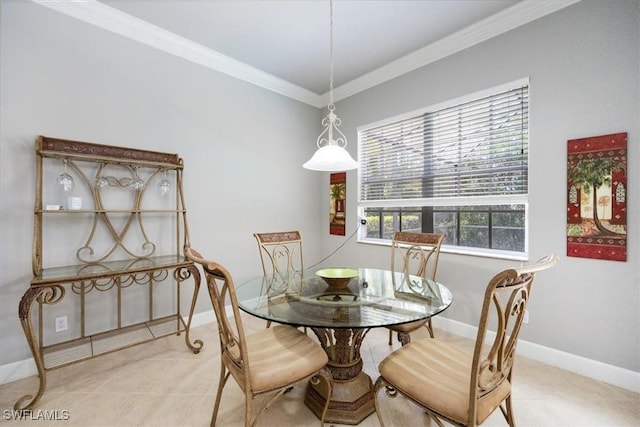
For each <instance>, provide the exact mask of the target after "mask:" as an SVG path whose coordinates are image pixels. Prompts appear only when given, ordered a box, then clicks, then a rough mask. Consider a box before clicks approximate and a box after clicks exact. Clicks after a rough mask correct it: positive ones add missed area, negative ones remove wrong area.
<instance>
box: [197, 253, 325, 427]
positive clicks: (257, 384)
mask: <svg viewBox="0 0 640 427" xmlns="http://www.w3.org/2000/svg"><path fill="white" fill-rule="evenodd" d="M185 256H186V257H187V259H189V260H191V261H193V262H194V263H196V264H198V265H200V266H201V267H202V269H203V271H204V274H205V277H206V279H207V290H208V292H209V297H210V298H211V304H212V305H213V311H214V312H215V315H216V320H217V323H218V335H219V338H220V379H219V383H218V392H217V395H216V401H215V405H214V408H213V415H212V417H211V425H212V426H215V424H216V418H217V416H218V410H219V409H220V400H221V396H222V390H223V389H224V386H225V385H226V383H227V380H228V379H229V375H231V376H232V377H233V379H234V380H235V381H236V382H237V383H238V385H239V386H240V389H242V391H243V392H244V394H245V426H254V425H255V424H256V423H257V421H258V419H259V418H260V416H261V415H262V414H263V413H264V412H265V411H266V410H267V409H269V407H270V406H271V405H272V404H273V402H274V401H275V400H276V399H277V398H278V397H279V396H281V395H282V394H283V393H284V392H285V391H287V390H289V389H290V388H291V387H292V386H293V385H294V384H296V383H298V382H301V381H304V380H309V381H310V382H312V383H313V384H319V383H320V379H323V380H324V383H325V385H326V387H327V391H328V395H329V396H331V393H332V389H333V384H332V377H331V373H330V372H329V370H328V369H327V368H326V367H325V365H326V364H327V362H328V357H327V353H326V352H325V351H324V350H323V349H322V347H320V345H319V344H318V343H317V342H315V341H314V340H313V339H311V338H310V337H308V336H307V335H305V334H304V333H302V332H300V331H299V330H297V329H295V328H293V327H291V326H286V325H277V326H274V327H272V328H268V329H264V330H262V331H259V332H257V333H253V334H251V335H245V333H244V327H243V323H242V319H241V318H240V310H239V308H238V300H237V297H236V291H235V286H234V284H233V279H232V278H231V275H230V274H229V272H228V271H227V270H226V269H225V268H224V267H223V266H221V265H220V264H218V263H215V262H213V261H207V260H205V259H204V258H203V257H202V255H200V254H199V253H198V252H197V251H195V250H193V249H192V248H186V249H185ZM226 309H230V310H231V313H232V314H231V316H230V317H227V312H226ZM271 394H272V396H271V397H270V398H268V399H265V400H266V403H263V404H262V405H261V407H260V408H259V409H258V411H257V414H256V415H255V417H254V416H253V401H254V399H256V398H257V397H259V396H264V395H271ZM328 402H329V399H327V404H326V405H325V406H324V409H323V412H322V417H321V420H320V424H321V425H324V416H325V414H326V412H327V408H328ZM252 418H253V419H252Z"/></svg>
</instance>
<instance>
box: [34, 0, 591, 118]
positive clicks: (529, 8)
mask: <svg viewBox="0 0 640 427" xmlns="http://www.w3.org/2000/svg"><path fill="white" fill-rule="evenodd" d="M32 1H33V2H34V3H37V4H39V5H42V6H45V7H48V8H50V9H53V10H55V11H57V12H60V13H63V14H65V15H68V16H71V17H74V18H76V19H80V20H82V21H84V22H87V23H89V24H92V25H95V26H97V27H100V28H102V29H105V30H108V31H111V32H114V33H116V34H119V35H122V36H124V37H127V38H130V39H132V40H136V41H138V42H140V43H144V44H146V45H148V46H151V47H154V48H157V49H160V50H162V51H165V52H167V53H170V54H172V55H175V56H178V57H181V58H183V59H186V60H188V61H191V62H194V63H197V64H200V65H202V66H204V67H207V68H210V69H212V70H215V71H218V72H220V73H223V74H227V75H229V76H231V77H234V78H237V79H240V80H244V81H246V82H248V83H251V84H253V85H256V86H259V87H261V88H264V89H267V90H270V91H272V92H275V93H278V94H280V95H283V96H286V97H289V98H292V99H295V100H297V101H300V102H303V103H305V104H308V105H311V106H314V107H317V108H321V107H324V106H326V105H327V104H328V102H329V93H328V92H326V93H324V94H322V95H320V94H317V93H315V92H312V91H310V90H307V89H304V88H302V87H300V86H298V85H295V84H293V83H291V82H289V81H286V80H284V79H281V78H279V77H276V76H274V75H272V74H269V73H266V72H264V71H262V70H260V69H258V68H255V67H252V66H250V65H247V64H245V63H243V62H240V61H238V60H235V59H233V58H231V57H229V56H226V55H223V54H221V53H219V52H217V51H215V50H213V49H209V48H207V47H204V46H202V45H200V44H198V43H194V42H193V41H191V40H189V39H186V38H184V37H181V36H179V35H177V34H175V33H172V32H170V31H167V30H165V29H163V28H160V27H158V26H156V25H153V24H151V23H149V22H146V21H143V20H141V19H138V18H136V17H134V16H131V15H128V14H126V13H123V12H120V11H119V10H117V9H114V8H112V7H109V6H107V5H105V4H103V3H100V2H99V1H97V0H83V1H68V0H32ZM579 1H580V0H522V1H519V2H518V3H516V4H514V5H513V6H511V7H509V8H507V9H505V10H503V11H501V12H499V13H497V14H495V15H493V16H490V17H488V18H486V19H484V20H482V21H479V22H477V23H475V24H473V25H471V26H469V27H467V28H464V29H463V30H460V31H458V32H456V33H454V34H452V35H450V36H448V37H445V38H443V39H441V40H438V41H437V42H435V43H432V44H430V45H428V46H425V47H424V48H422V49H419V50H417V51H415V52H412V53H410V54H408V55H405V56H403V57H402V58H399V59H397V60H395V61H393V62H390V63H389V64H386V65H384V66H382V67H380V68H377V69H375V70H373V71H371V72H369V73H367V74H364V75H362V76H360V77H358V78H355V79H354V80H351V81H350V82H347V83H345V84H343V85H341V86H339V87H337V88H335V89H334V101H340V100H342V99H345V98H348V97H350V96H352V95H355V94H356V93H359V92H362V91H364V90H367V89H370V88H372V87H374V86H377V85H379V84H381V83H384V82H386V81H388V80H391V79H394V78H396V77H398V76H401V75H403V74H406V73H408V72H411V71H413V70H416V69H418V68H420V67H423V66H425V65H427V64H430V63H432V62H435V61H437V60H439V59H442V58H444V57H446V56H449V55H452V54H454V53H456V52H460V51H462V50H464V49H467V48H469V47H471V46H473V45H476V44H478V43H481V42H483V41H486V40H488V39H490V38H492V37H495V36H497V35H500V34H503V33H505V32H507V31H510V30H512V29H514V28H516V27H519V26H521V25H524V24H527V23H529V22H531V21H534V20H536V19H538V18H541V17H543V16H545V15H548V14H550V13H553V12H556V11H558V10H560V9H563V8H565V7H567V6H570V5H572V4H574V3H577V2H579Z"/></svg>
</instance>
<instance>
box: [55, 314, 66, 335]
mask: <svg viewBox="0 0 640 427" xmlns="http://www.w3.org/2000/svg"><path fill="white" fill-rule="evenodd" d="M55 328H56V332H62V331H66V330H67V316H62V317H56V324H55Z"/></svg>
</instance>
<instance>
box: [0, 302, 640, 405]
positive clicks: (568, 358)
mask: <svg viewBox="0 0 640 427" xmlns="http://www.w3.org/2000/svg"><path fill="white" fill-rule="evenodd" d="M214 320H215V315H214V314H213V311H206V312H203V313H198V314H195V315H194V316H193V319H192V320H191V327H192V328H195V327H198V326H202V325H206V324H208V323H212V322H213V321H214ZM433 326H434V327H436V328H439V329H442V330H443V331H446V332H450V333H452V334H455V335H460V336H462V337H465V338H470V339H475V337H476V332H477V328H476V327H475V326H471V325H467V324H466V323H462V322H458V321H456V320H451V319H447V318H444V317H435V318H434V319H433ZM518 354H520V355H522V356H524V357H527V358H529V359H533V360H537V361H539V362H542V363H546V364H547V365H551V366H555V367H558V368H561V369H564V370H567V371H570V372H574V373H576V374H580V375H584V376H585V377H589V378H593V379H595V380H598V381H603V382H606V383H609V384H613V385H615V386H618V387H622V388H624V389H627V390H631V391H633V392H635V393H640V372H635V371H631V370H629V369H623V368H619V367H617V366H613V365H607V364H606V363H602V362H598V361H597V360H591V359H587V358H586V357H582V356H577V355H575V354H571V353H566V352H564V351H560V350H556V349H553V348H549V347H545V346H542V345H539V344H535V343H531V342H528V341H524V340H520V341H519V342H518ZM36 374H37V370H36V365H35V363H34V361H33V358H29V359H25V360H21V361H18V362H13V363H8V364H6V365H1V366H0V384H6V383H10V382H12V381H17V380H20V379H23V378H27V377H30V376H32V375H36Z"/></svg>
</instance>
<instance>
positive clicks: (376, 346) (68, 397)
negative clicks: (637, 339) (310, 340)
mask: <svg viewBox="0 0 640 427" xmlns="http://www.w3.org/2000/svg"><path fill="white" fill-rule="evenodd" d="M245 323H246V325H247V332H248V333H250V332H251V331H253V330H258V329H261V328H263V327H264V325H265V323H264V322H263V321H261V320H258V319H255V318H252V317H247V318H246V319H245ZM436 334H437V336H438V338H439V339H446V340H449V341H455V342H458V343H460V344H461V345H465V346H468V347H471V346H472V345H473V343H472V341H471V340H468V339H465V338H461V337H458V336H455V335H450V334H447V333H445V332H442V331H436ZM309 335H310V336H312V335H313V333H312V332H311V331H309ZM421 335H424V336H426V335H427V333H426V329H425V330H423V331H418V332H416V333H414V336H415V337H416V338H418V337H420V336H421ZM191 338H192V340H195V339H202V340H203V341H204V343H205V345H204V348H203V349H202V351H201V352H200V353H199V354H197V355H196V354H192V353H191V352H190V351H189V350H188V349H187V348H186V346H185V343H184V335H181V336H170V337H166V338H162V339H159V340H156V341H153V342H151V343H148V344H144V345H139V346H134V347H131V348H128V349H126V350H122V351H119V352H115V353H112V354H108V355H105V356H101V357H98V358H95V359H92V360H89V361H85V362H81V363H76V364H74V365H71V366H67V367H63V368H59V369H56V370H52V371H50V372H49V373H48V375H47V390H46V392H45V394H44V396H43V397H42V399H41V400H40V402H39V403H38V405H37V407H36V408H35V410H34V412H33V414H32V416H31V417H30V418H29V419H21V420H15V419H12V417H11V409H12V408H13V405H14V403H15V402H16V401H17V400H18V399H19V398H20V397H22V396H23V395H25V394H31V393H34V392H35V391H36V390H37V384H38V383H37V378H36V377H30V378H25V379H23V380H19V381H15V382H12V383H9V384H4V385H1V386H0V410H1V411H2V414H1V415H0V424H2V425H6V426H7V427H9V426H27V425H35V426H43V427H44V426H83V427H84V426H167V427H172V426H181V427H182V426H207V425H209V421H210V417H211V411H212V408H213V401H214V398H215V393H216V387H217V382H218V373H219V357H218V353H219V348H218V342H217V329H216V327H215V325H214V324H209V325H204V326H200V327H198V328H194V329H193V330H192V331H191ZM394 348H398V344H394V346H393V347H389V346H388V345H387V330H386V329H375V330H372V331H370V333H369V334H368V335H367V337H366V338H365V341H364V344H363V346H362V358H363V361H364V370H365V372H367V373H368V374H369V375H370V376H371V377H372V379H373V380H374V381H375V379H376V378H377V365H378V363H379V362H380V361H381V360H382V359H383V358H384V357H385V356H386V355H387V354H389V352H390V351H392V349H394ZM515 369H516V370H515V373H514V386H513V387H514V390H513V398H514V411H515V415H516V423H517V425H518V426H519V427H527V426H531V427H547V426H549V427H557V426H567V427H574V426H580V427H582V426H585V427H587V426H589V427H590V426H607V427H612V426H640V394H638V393H633V392H630V391H627V390H624V389H621V388H618V387H615V386H612V385H609V384H606V383H602V382H599V381H595V380H592V379H589V378H586V377H583V376H580V375H576V374H573V373H571V372H567V371H564V370H561V369H558V368H555V367H552V366H549V365H544V364H541V363H538V362H535V361H532V360H529V359H526V358H523V357H519V358H518V360H517V365H516V368H515ZM229 382H230V383H229V384H228V385H227V387H226V388H225V390H224V393H223V396H222V406H221V410H220V414H219V415H218V425H219V426H224V427H235V426H243V425H244V420H243V417H244V407H243V405H244V397H243V394H242V392H241V391H240V389H239V388H238V387H237V385H236V384H235V383H234V382H233V381H232V380H230V381H229ZM303 397H304V385H298V386H296V387H295V388H294V389H293V390H292V391H291V392H289V393H287V394H285V395H284V396H282V397H281V398H280V399H279V400H278V401H277V402H276V403H275V404H274V405H273V406H272V407H271V409H269V411H267V413H266V414H265V415H264V416H263V417H262V419H261V420H260V423H259V424H258V425H259V426H274V427H284V426H317V425H319V423H318V420H317V418H316V417H315V416H314V415H313V414H312V413H311V412H310V411H309V410H308V409H307V407H306V406H305V405H304V404H303V403H302V400H303ZM379 398H380V399H381V400H382V402H383V404H382V405H381V407H382V411H381V412H382V416H383V417H384V420H385V423H386V424H387V425H388V426H407V427H415V426H429V425H431V424H430V423H429V421H428V419H427V418H426V417H425V416H424V414H423V412H422V411H421V410H420V409H419V408H417V407H416V406H415V405H413V404H411V403H410V402H408V401H406V400H405V399H403V398H396V399H392V400H391V399H389V398H387V397H386V396H385V395H384V393H380V396H379ZM56 411H57V413H56ZM51 414H57V415H58V418H67V415H68V419H66V420H61V419H58V420H52V421H47V420H43V419H42V418H44V417H46V416H47V415H51ZM360 425H361V426H364V427H373V426H379V425H380V424H379V422H378V419H377V417H376V415H375V414H373V415H371V416H369V417H368V418H367V419H365V420H364V421H363V422H362V423H361V424H360ZM506 425H507V424H506V422H505V421H504V418H503V417H502V415H501V414H500V411H496V412H495V413H494V414H493V415H491V417H490V418H489V419H488V420H487V421H486V422H485V423H484V424H483V426H488V427H491V426H506Z"/></svg>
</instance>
